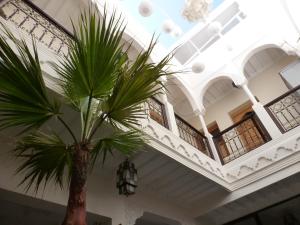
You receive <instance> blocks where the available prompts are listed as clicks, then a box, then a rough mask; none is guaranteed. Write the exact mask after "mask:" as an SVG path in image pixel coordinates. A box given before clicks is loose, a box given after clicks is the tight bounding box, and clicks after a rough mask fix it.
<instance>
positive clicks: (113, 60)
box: [0, 10, 171, 225]
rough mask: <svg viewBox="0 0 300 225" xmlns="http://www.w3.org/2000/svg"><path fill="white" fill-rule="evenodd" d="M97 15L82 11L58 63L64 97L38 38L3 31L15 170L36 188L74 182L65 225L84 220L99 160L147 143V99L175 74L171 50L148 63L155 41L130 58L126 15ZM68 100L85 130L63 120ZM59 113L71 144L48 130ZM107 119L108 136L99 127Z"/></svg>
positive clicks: (3, 91)
mask: <svg viewBox="0 0 300 225" xmlns="http://www.w3.org/2000/svg"><path fill="white" fill-rule="evenodd" d="M99 18H100V16H99V15H98V13H96V12H93V11H92V10H90V11H88V12H85V13H82V14H81V17H80V18H79V22H78V24H79V25H78V26H76V27H75V26H74V25H73V29H74V31H73V32H74V40H73V41H72V42H71V43H70V50H69V55H68V56H64V57H62V58H61V59H60V62H59V63H57V64H54V65H53V67H54V68H55V71H56V72H57V74H58V75H59V76H60V79H59V80H58V81H57V84H58V85H59V86H60V87H61V90H62V91H61V92H62V95H63V99H62V98H57V97H55V95H50V94H49V91H47V88H46V85H45V83H44V80H43V76H42V70H41V66H40V63H39V56H38V52H37V48H36V45H35V43H34V41H33V48H31V47H28V45H27V44H26V43H25V41H24V40H19V39H17V38H16V37H14V35H13V34H12V33H10V31H9V30H7V29H6V28H5V26H2V27H3V29H2V31H3V32H2V34H0V58H1V59H0V128H1V129H5V128H10V127H18V129H20V128H21V129H22V132H21V133H22V135H20V136H19V140H18V141H17V143H16V147H15V149H14V153H15V155H16V156H17V157H19V158H21V159H22V160H23V162H22V164H21V166H20V167H19V168H18V169H17V172H20V173H22V174H24V179H23V180H22V181H21V182H20V184H25V185H26V188H27V190H28V189H29V188H31V187H32V186H33V185H34V186H35V190H38V189H39V187H40V186H41V184H43V185H46V184H47V183H48V181H50V180H54V181H55V182H56V183H57V184H59V185H60V186H61V187H63V186H67V187H68V188H69V199H68V203H67V209H66V214H65V218H64V220H63V223H62V224H63V225H86V182H87V176H88V171H89V169H91V168H93V166H94V164H95V163H96V161H98V159H99V158H100V159H102V160H103V161H104V160H105V157H106V155H107V154H108V153H111V152H112V151H113V150H117V151H120V152H122V153H124V154H130V153H131V152H132V151H133V150H135V149H138V148H139V147H140V146H141V145H143V144H144V143H145V138H144V135H143V132H142V131H141V130H139V129H138V126H137V125H138V124H139V120H140V119H141V118H145V116H146V113H145V111H144V110H143V107H142V104H143V103H144V102H145V101H146V100H147V99H148V98H149V97H151V96H153V95H156V94H158V93H160V92H161V91H163V84H162V82H161V81H160V78H161V77H162V76H167V75H170V74H171V72H169V71H168V70H167V69H166V66H167V65H168V63H169V60H170V58H171V57H170V56H167V57H165V58H163V59H162V60H161V61H160V62H159V63H157V64H154V63H151V62H150V54H151V52H152V50H153V47H154V45H155V43H154V42H151V44H150V45H149V47H148V49H147V50H145V51H144V52H142V53H140V54H139V55H138V56H137V57H136V59H135V60H134V61H130V60H129V59H128V57H127V51H128V50H123V49H124V46H122V44H121V43H122V42H121V40H122V35H123V32H124V29H125V26H124V25H123V23H122V19H121V18H120V17H118V16H116V15H115V14H114V15H113V16H111V17H110V18H108V16H107V15H106V13H105V14H104V16H103V17H102V18H101V20H100V19H99ZM8 39H10V40H12V42H13V43H14V45H15V47H11V46H10V44H9V43H8V42H7V40H8ZM64 104H67V105H71V106H72V109H74V111H76V112H79V113H77V114H78V115H80V116H79V118H78V119H79V120H80V121H81V129H80V135H76V132H75V131H74V130H72V129H71V126H70V124H68V123H67V122H66V120H65V119H64V114H63V111H62V106H63V105H64ZM53 118H54V119H56V120H57V121H59V123H61V124H62V125H63V126H64V128H65V130H66V132H67V133H68V134H69V135H70V139H71V140H72V141H71V142H70V143H66V141H65V140H63V139H62V138H61V137H60V136H59V135H58V134H57V133H56V132H55V130H54V131H47V132H46V131H44V129H42V125H44V124H45V123H46V122H47V121H49V120H50V119H53ZM107 125H109V127H110V129H111V130H112V132H109V134H108V133H106V132H101V131H102V130H103V126H105V127H107ZM99 133H101V135H98V134H99Z"/></svg>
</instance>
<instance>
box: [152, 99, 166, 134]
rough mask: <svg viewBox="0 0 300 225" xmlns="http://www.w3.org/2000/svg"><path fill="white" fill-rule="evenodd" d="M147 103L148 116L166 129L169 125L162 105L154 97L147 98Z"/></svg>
mask: <svg viewBox="0 0 300 225" xmlns="http://www.w3.org/2000/svg"><path fill="white" fill-rule="evenodd" d="M147 103H148V108H149V116H150V118H151V119H153V120H155V121H156V122H158V123H159V124H160V125H162V126H164V127H165V128H167V129H168V128H169V126H168V120H167V117H166V111H165V107H164V105H163V104H162V103H161V102H160V101H158V100H157V99H155V98H149V99H148V101H147Z"/></svg>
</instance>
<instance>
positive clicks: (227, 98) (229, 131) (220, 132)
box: [202, 77, 269, 163]
mask: <svg viewBox="0 0 300 225" xmlns="http://www.w3.org/2000/svg"><path fill="white" fill-rule="evenodd" d="M202 102H203V105H204V107H205V109H206V114H205V121H206V126H207V128H208V131H209V132H210V133H211V134H212V135H213V139H214V142H215V144H216V148H217V150H218V152H219V156H220V158H221V161H222V162H223V163H228V162H230V161H232V160H234V159H236V158H238V157H240V156H241V155H244V154H245V153H247V152H249V151H252V150H253V149H255V148H257V147H258V146H260V145H262V144H264V143H266V142H267V141H268V140H269V139H268V138H265V136H266V135H267V134H266V135H265V133H266V131H265V129H264V127H263V126H262V124H261V122H260V121H259V119H258V117H257V116H256V114H255V113H254V110H253V109H252V102H251V101H250V100H249V97H248V96H247V95H246V93H245V91H244V90H243V89H242V88H241V87H239V86H236V85H235V84H234V82H233V81H232V79H230V78H229V77H218V78H216V79H214V80H212V81H211V82H210V85H209V86H208V87H206V91H205V92H204V95H203V99H202Z"/></svg>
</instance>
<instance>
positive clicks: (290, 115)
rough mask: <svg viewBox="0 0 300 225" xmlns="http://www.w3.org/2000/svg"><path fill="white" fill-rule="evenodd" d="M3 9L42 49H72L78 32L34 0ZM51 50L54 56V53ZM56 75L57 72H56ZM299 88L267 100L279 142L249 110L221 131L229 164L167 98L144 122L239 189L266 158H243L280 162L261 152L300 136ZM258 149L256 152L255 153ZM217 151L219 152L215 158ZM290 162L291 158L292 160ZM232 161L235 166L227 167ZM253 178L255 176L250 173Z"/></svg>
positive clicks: (167, 145)
mask: <svg viewBox="0 0 300 225" xmlns="http://www.w3.org/2000/svg"><path fill="white" fill-rule="evenodd" d="M1 9H2V11H3V13H4V15H5V16H4V19H5V20H6V21H7V23H8V24H9V25H11V24H14V25H15V26H16V27H17V29H19V30H20V31H22V32H23V33H25V34H27V37H26V38H28V37H30V35H32V36H33V37H34V38H35V39H36V40H37V44H38V46H39V48H38V49H39V51H42V50H41V49H44V48H45V49H47V51H48V52H46V53H47V54H49V55H50V54H55V55H67V54H68V47H69V46H68V43H69V41H70V40H71V39H72V34H70V33H69V32H68V31H67V30H65V29H64V28H63V27H62V26H60V25H59V24H57V23H56V22H55V21H54V20H53V19H51V18H50V17H49V16H48V15H47V14H45V13H44V12H43V11H41V10H40V9H39V8H37V7H36V6H34V5H33V4H32V3H30V2H29V1H19V0H10V1H8V2H6V3H5V4H4V5H2V7H1ZM2 20H3V19H2ZM30 38H31V37H30ZM49 55H48V58H51V57H50V56H49ZM52 75H53V76H54V74H52ZM299 92H300V90H299V86H298V87H296V88H295V89H293V90H290V91H289V92H287V93H286V94H284V95H282V96H280V97H279V98H276V99H275V100H273V101H271V102H270V103H268V104H266V105H265V108H266V110H267V111H268V112H269V114H270V116H271V118H272V119H273V121H274V122H275V123H276V124H277V126H278V127H279V129H280V130H281V131H282V133H283V136H282V137H280V140H276V141H277V142H273V141H274V140H271V138H270V135H269V134H268V132H267V131H266V129H265V128H264V126H263V125H262V123H261V121H260V120H259V119H258V117H257V115H256V114H255V113H252V114H248V115H247V116H246V117H245V118H244V119H243V120H241V121H240V122H238V123H236V124H234V125H233V126H230V127H229V128H227V129H225V130H223V131H221V132H220V133H219V134H217V135H215V136H214V141H215V147H216V149H217V152H218V154H219V156H220V159H221V161H222V163H223V164H226V165H221V164H220V163H218V162H217V158H216V156H217V154H215V151H214V149H213V147H214V145H212V143H211V141H210V139H209V138H208V136H204V135H203V134H202V133H201V132H200V131H198V130H197V129H195V128H194V127H193V126H191V125H190V124H189V123H187V122H186V121H185V120H184V119H182V118H180V117H179V116H177V115H175V114H174V112H173V113H172V115H170V111H169V110H166V107H167V106H166V103H165V102H164V103H162V102H160V101H159V100H157V99H149V101H148V114H149V118H150V119H149V120H148V121H147V122H146V123H145V124H143V125H142V127H143V128H144V129H145V132H147V134H148V135H149V136H150V137H151V143H150V145H151V146H152V147H154V148H156V149H158V151H161V152H163V153H164V154H166V155H168V156H170V157H171V158H173V159H175V160H177V161H178V162H180V163H182V164H184V165H185V166H187V167H189V168H191V169H193V170H194V171H197V172H198V173H200V174H202V175H204V176H206V177H208V178H210V179H211V180H213V181H215V182H217V183H219V184H221V185H222V186H224V187H226V188H227V189H228V190H234V189H235V188H236V187H238V185H235V186H234V187H233V186H231V184H232V183H234V182H236V181H237V180H238V179H239V178H241V177H242V176H243V175H244V170H245V171H246V172H247V175H249V173H256V171H257V170H258V169H261V168H263V167H262V166H261V164H262V163H261V164H259V163H257V165H258V166H257V168H258V169H257V168H256V167H255V168H254V169H253V168H252V167H251V165H252V164H251V163H249V165H250V166H248V165H247V167H245V166H243V165H242V164H241V161H243V160H244V159H246V160H250V159H251V160H253V161H254V160H256V161H257V162H261V161H260V160H261V159H263V160H265V161H266V162H267V163H268V162H272V163H273V162H276V160H277V158H276V159H269V158H270V157H269V156H260V155H262V154H264V153H265V154H267V153H268V152H272V153H273V152H276V151H277V150H276V149H273V147H272V145H274V146H275V145H276V144H278V142H279V141H281V142H282V143H283V146H284V144H285V143H286V142H290V143H292V142H293V141H294V140H296V137H295V136H296V135H295V134H291V133H295V132H293V129H295V128H296V127H298V126H299V124H300V113H299V112H300V106H299V104H300V100H299V96H300V93H299ZM172 119H173V121H171V122H173V125H175V127H176V128H177V130H178V132H177V133H176V132H174V130H172V126H171V125H172V124H170V120H172ZM294 131H297V130H294ZM289 133H290V134H291V135H293V137H292V136H291V135H290V136H291V137H290V136H289ZM284 135H285V136H284ZM208 140H209V141H208ZM297 140H298V139H297ZM279 147H281V146H279ZM274 148H275V147H274ZM276 148H277V147H276ZM166 149H167V150H166ZM296 151H297V150H295V151H294V152H287V155H288V156H287V157H289V156H291V155H292V154H296V153H297V152H296ZM246 153H248V154H246ZM254 154H256V155H255V156H254ZM276 154H277V153H276ZM280 154H281V153H280ZM280 154H279V153H278V154H277V155H280ZM246 155H247V156H246ZM277 155H276V157H277ZM213 156H215V160H214V159H213V158H214V157H213ZM248 156H249V157H248ZM251 157H252V158H251ZM259 157H260V158H259ZM278 158H279V156H278ZM229 162H236V163H229ZM255 163H256V162H255ZM229 164H231V165H229ZM240 164H241V165H242V166H240ZM266 165H269V164H266ZM286 165H290V164H288V163H287V164H286ZM286 165H285V166H286ZM230 166H232V168H234V169H232V170H227V168H229V167H230ZM238 167H239V168H238ZM236 168H238V169H236ZM241 168H242V169H241ZM245 168H246V169H245ZM249 168H250V169H249ZM233 170H234V171H233ZM245 174H246V173H245ZM250 182H252V181H250V178H249V183H250ZM243 185H246V182H244V183H243V184H240V186H243Z"/></svg>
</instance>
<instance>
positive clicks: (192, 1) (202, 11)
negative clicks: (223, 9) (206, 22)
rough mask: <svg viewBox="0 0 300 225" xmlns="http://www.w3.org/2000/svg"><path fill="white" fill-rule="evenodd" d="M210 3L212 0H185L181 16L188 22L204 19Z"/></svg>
mask: <svg viewBox="0 0 300 225" xmlns="http://www.w3.org/2000/svg"><path fill="white" fill-rule="evenodd" d="M211 3H212V0H186V1H185V6H184V9H183V12H182V16H183V17H184V18H185V19H187V20H188V21H190V22H196V21H199V20H201V19H204V18H205V17H206V16H207V15H208V10H209V6H210V4H211Z"/></svg>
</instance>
